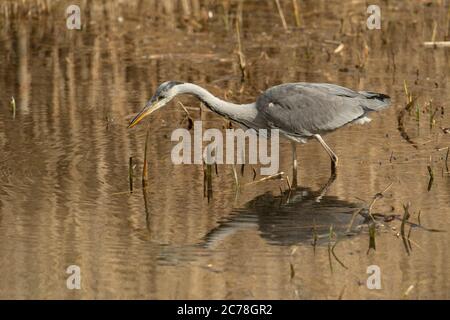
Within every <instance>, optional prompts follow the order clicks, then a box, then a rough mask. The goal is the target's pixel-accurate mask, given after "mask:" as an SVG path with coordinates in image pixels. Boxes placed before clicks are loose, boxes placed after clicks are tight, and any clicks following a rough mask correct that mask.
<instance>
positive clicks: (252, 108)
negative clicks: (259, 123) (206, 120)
mask: <svg viewBox="0 0 450 320" xmlns="http://www.w3.org/2000/svg"><path fill="white" fill-rule="evenodd" d="M176 89H177V94H191V95H194V96H196V97H197V98H198V99H200V100H201V101H202V102H203V103H204V104H205V105H206V106H207V107H208V108H209V109H211V110H212V111H214V112H216V113H218V114H220V115H222V116H224V117H228V118H230V119H232V120H235V121H237V122H241V123H242V122H247V123H253V122H254V120H255V118H256V115H257V110H256V104H255V103H250V104H235V103H231V102H228V101H224V100H222V99H219V98H217V97H216V96H214V95H212V94H211V93H210V92H209V91H208V90H206V89H203V88H202V87H200V86H198V85H195V84H193V83H183V84H180V85H178V86H176Z"/></svg>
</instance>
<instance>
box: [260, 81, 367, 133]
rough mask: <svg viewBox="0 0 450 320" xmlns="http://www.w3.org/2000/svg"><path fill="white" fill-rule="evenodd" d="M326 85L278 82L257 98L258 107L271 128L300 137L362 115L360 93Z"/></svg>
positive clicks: (337, 125) (335, 127) (335, 126)
mask: <svg viewBox="0 0 450 320" xmlns="http://www.w3.org/2000/svg"><path fill="white" fill-rule="evenodd" d="M329 86H333V85H327V86H326V87H318V86H317V85H316V86H314V85H313V86H311V85H310V84H308V85H303V84H300V83H299V84H294V83H293V84H285V85H279V86H276V87H273V88H271V89H268V90H267V91H266V92H264V93H263V94H262V95H261V96H260V97H259V99H258V101H257V108H258V111H259V113H260V114H261V115H262V116H263V117H264V119H265V121H266V123H268V124H269V125H270V126H271V127H272V128H278V129H280V130H282V131H284V132H286V133H289V134H294V135H299V136H311V135H313V134H318V133H323V132H327V131H332V130H335V129H337V128H339V127H342V126H343V125H345V124H347V123H349V122H352V121H354V120H356V119H358V118H360V117H362V116H364V114H365V112H366V111H365V110H364V108H363V106H362V105H361V101H360V99H359V96H360V94H359V93H357V92H355V91H352V90H350V89H347V88H342V87H339V86H334V88H333V87H331V88H330V87H329ZM336 87H337V88H336ZM340 88H342V89H345V90H338V89H340ZM330 89H331V90H330ZM333 91H334V92H333Z"/></svg>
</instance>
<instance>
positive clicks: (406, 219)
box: [400, 203, 411, 255]
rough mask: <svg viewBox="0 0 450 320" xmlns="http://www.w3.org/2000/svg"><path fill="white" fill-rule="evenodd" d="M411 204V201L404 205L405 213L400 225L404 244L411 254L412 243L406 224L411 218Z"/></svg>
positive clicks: (407, 251)
mask: <svg viewBox="0 0 450 320" xmlns="http://www.w3.org/2000/svg"><path fill="white" fill-rule="evenodd" d="M410 206H411V204H410V203H407V204H406V205H405V204H404V205H403V210H404V214H403V218H402V224H401V226H400V235H401V236H402V240H403V244H404V246H405V249H406V253H407V254H408V255H409V254H410V251H411V244H410V242H409V239H408V238H407V237H406V236H405V225H406V223H407V222H408V220H409V217H410V216H411V215H410V213H409V207H410Z"/></svg>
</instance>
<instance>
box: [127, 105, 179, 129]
mask: <svg viewBox="0 0 450 320" xmlns="http://www.w3.org/2000/svg"><path fill="white" fill-rule="evenodd" d="M169 100H170V99H168V98H164V99H161V100H158V101H156V102H155V101H153V99H152V100H150V101H149V102H147V105H146V106H145V107H144V109H142V110H141V112H139V113H138V114H137V116H136V117H134V118H133V120H131V122H130V124H129V125H128V128H133V127H134V126H135V125H137V124H138V123H139V122H141V120H142V119H144V118H145V117H147V116H149V115H150V114H152V113H153V112H155V111H156V110H158V109H159V108H162V107H164V106H165V105H166V103H167V102H169Z"/></svg>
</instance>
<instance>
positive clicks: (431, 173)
mask: <svg viewBox="0 0 450 320" xmlns="http://www.w3.org/2000/svg"><path fill="white" fill-rule="evenodd" d="M427 169H428V175H429V176H430V180H429V181H428V188H427V189H428V191H430V190H431V187H432V186H433V181H434V174H433V168H431V165H428V166H427Z"/></svg>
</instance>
